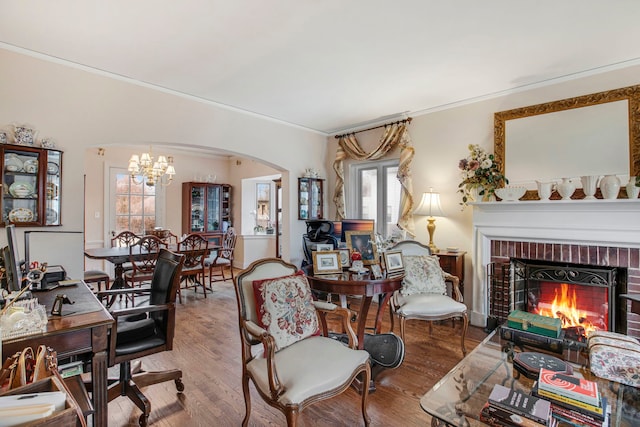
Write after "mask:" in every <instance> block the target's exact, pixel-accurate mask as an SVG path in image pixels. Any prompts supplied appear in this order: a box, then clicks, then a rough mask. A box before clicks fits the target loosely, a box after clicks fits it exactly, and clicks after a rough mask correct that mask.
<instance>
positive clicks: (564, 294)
mask: <svg viewBox="0 0 640 427" xmlns="http://www.w3.org/2000/svg"><path fill="white" fill-rule="evenodd" d="M527 311H529V312H532V313H536V314H540V315H543V316H549V317H556V318H559V319H560V320H561V321H562V328H563V329H564V330H565V331H566V334H565V336H567V337H568V338H573V339H577V340H578V341H580V338H581V337H583V336H586V334H588V333H589V332H591V331H594V330H604V331H608V330H609V290H608V288H606V287H602V286H590V285H584V284H570V283H562V282H548V281H544V280H541V281H536V280H531V279H530V280H529V284H528V295H527Z"/></svg>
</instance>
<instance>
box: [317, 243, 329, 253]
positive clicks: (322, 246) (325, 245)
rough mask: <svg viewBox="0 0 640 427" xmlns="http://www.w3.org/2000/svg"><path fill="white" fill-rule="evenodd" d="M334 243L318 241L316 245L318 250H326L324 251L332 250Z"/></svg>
mask: <svg viewBox="0 0 640 427" xmlns="http://www.w3.org/2000/svg"><path fill="white" fill-rule="evenodd" d="M332 250H333V245H332V244H331V243H318V244H317V245H316V251H319V252H324V251H332Z"/></svg>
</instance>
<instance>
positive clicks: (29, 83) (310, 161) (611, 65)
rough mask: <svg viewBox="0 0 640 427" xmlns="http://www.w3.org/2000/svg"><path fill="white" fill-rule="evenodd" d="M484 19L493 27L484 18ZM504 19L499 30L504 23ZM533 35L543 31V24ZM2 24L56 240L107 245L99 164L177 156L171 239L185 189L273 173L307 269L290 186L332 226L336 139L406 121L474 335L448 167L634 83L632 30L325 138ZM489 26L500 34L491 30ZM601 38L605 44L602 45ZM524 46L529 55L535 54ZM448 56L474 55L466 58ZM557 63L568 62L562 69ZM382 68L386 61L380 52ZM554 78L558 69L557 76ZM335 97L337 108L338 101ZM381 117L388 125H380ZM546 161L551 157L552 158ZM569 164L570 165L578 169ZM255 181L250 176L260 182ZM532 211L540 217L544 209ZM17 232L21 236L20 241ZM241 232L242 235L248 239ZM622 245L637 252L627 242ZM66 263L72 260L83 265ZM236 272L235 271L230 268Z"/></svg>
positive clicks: (354, 123) (496, 65)
mask: <svg viewBox="0 0 640 427" xmlns="http://www.w3.org/2000/svg"><path fill="white" fill-rule="evenodd" d="M466 6H469V5H466ZM574 6H576V9H575V10H564V8H563V9H562V10H558V14H557V16H558V20H560V17H562V18H564V19H565V22H569V21H573V20H574V14H577V13H578V12H581V11H582V12H585V13H584V15H585V16H584V19H585V22H586V21H589V22H593V21H597V24H592V25H585V28H583V29H582V31H583V32H584V33H585V37H586V34H587V33H589V32H591V31H593V29H594V28H596V29H597V30H598V31H597V32H598V33H600V32H607V31H609V30H611V31H613V29H609V28H608V27H606V26H605V25H603V24H602V21H601V19H600V16H598V15H599V13H598V12H593V11H591V10H590V9H589V8H588V7H585V9H582V8H581V6H578V5H574ZM590 6H594V5H593V4H592V5H590ZM626 6H627V7H629V8H630V11H626V12H624V11H623V12H624V13H622V12H621V11H619V10H617V12H616V13H615V15H616V16H618V15H620V14H625V15H628V16H632V15H634V13H633V12H634V11H635V7H636V6H635V5H633V6H632V5H626ZM553 7H556V6H553ZM594 7H595V6H594ZM594 10H595V9H594ZM421 12H424V11H423V10H421ZM16 13H17V15H9V14H7V15H5V17H6V19H9V17H10V16H14V17H16V16H21V17H22V20H23V21H22V22H23V25H24V27H22V28H32V27H37V28H40V26H39V24H40V20H42V21H46V17H42V16H40V14H37V15H35V16H31V15H30V14H29V13H26V11H25V10H22V11H20V10H18V11H17V12H16ZM404 13H410V12H406V11H405V12H403V14H404ZM525 13H531V10H528V9H527V10H525V12H523V14H525ZM580 15H581V14H580ZM515 16H517V19H515V18H514V19H513V22H519V21H520V20H521V16H520V15H515ZM31 18H33V19H31ZM483 18H484V19H487V20H488V19H489V17H487V16H485V15H483ZM596 18H598V19H596ZM403 19H406V17H403V16H402V15H400V17H399V18H398V20H399V21H402V20H403ZM467 19H468V18H467ZM501 19H502V20H504V19H505V18H504V16H503V17H502V18H501ZM540 22H545V21H544V20H543V19H541V20H540ZM412 23H414V21H412ZM8 24H9V23H7V25H5V26H3V30H1V31H0V35H1V34H6V36H0V41H2V44H1V45H0V63H2V67H0V82H2V83H1V85H0V127H2V126H4V125H6V124H9V123H29V124H31V125H33V126H34V127H35V128H36V129H38V131H39V134H40V135H42V136H49V137H52V138H54V139H55V140H56V141H57V148H58V149H60V150H62V151H63V152H64V161H63V164H64V173H63V194H64V196H63V199H62V211H61V217H62V218H63V224H62V226H61V227H59V229H60V230H66V231H79V230H81V231H84V232H85V241H86V242H88V243H90V244H91V245H94V246H101V245H105V244H106V239H107V237H108V236H109V231H110V229H109V224H105V222H104V218H105V210H104V209H105V192H106V189H105V186H104V176H105V170H107V168H108V166H109V164H111V165H117V166H120V167H123V168H126V167H127V163H126V162H127V160H128V157H129V156H130V155H131V154H133V153H140V152H143V151H147V149H148V148H149V146H150V145H152V146H153V150H154V152H155V153H158V154H162V153H168V154H173V155H174V156H175V159H176V164H175V167H176V170H177V175H176V177H175V178H174V183H173V184H172V185H171V186H169V187H166V218H165V222H164V224H162V225H163V226H165V227H166V228H170V229H172V230H174V231H177V233H176V234H182V230H181V226H180V223H181V218H180V215H181V213H180V209H179V208H178V207H179V206H180V191H181V185H180V183H181V182H187V181H191V180H193V178H194V176H195V177H207V176H208V175H211V174H212V173H213V174H215V175H216V182H221V183H222V182H224V183H228V184H230V185H232V187H233V188H234V189H238V188H241V186H242V181H243V180H244V179H251V178H255V177H256V176H266V175H273V174H281V176H282V184H283V206H284V209H283V230H284V233H283V237H282V240H283V241H282V248H283V249H282V254H283V258H284V259H286V260H290V261H291V262H292V263H294V264H296V265H300V264H301V262H302V258H303V253H302V245H301V243H302V242H301V236H302V234H304V232H305V229H306V228H305V223H304V221H300V220H298V218H297V214H296V212H297V207H298V206H297V205H298V199H297V179H298V178H299V177H301V176H302V175H303V174H304V171H305V170H306V169H309V168H311V169H314V170H317V171H319V173H320V176H321V178H324V179H326V181H325V186H324V188H325V194H324V199H325V213H326V217H327V218H329V219H332V218H334V217H335V213H336V208H335V205H334V203H333V201H332V199H333V191H334V186H335V183H336V177H335V172H334V170H333V167H332V166H333V161H334V159H335V154H336V150H337V140H336V139H335V138H334V135H335V134H338V133H343V132H347V131H352V130H358V129H362V128H368V127H372V126H375V125H377V124H384V123H385V122H388V121H395V120H397V119H399V118H400V119H401V118H403V117H405V116H410V117H412V121H411V123H410V125H409V127H408V131H409V135H410V137H411V140H412V145H413V146H414V148H415V156H414V158H413V161H412V166H411V169H412V175H413V193H414V194H413V195H414V197H415V198H417V199H419V196H420V195H421V194H422V193H423V192H426V191H429V189H430V188H433V189H434V190H435V191H437V192H439V193H440V197H441V203H442V208H443V211H444V212H445V214H446V217H441V218H438V219H437V222H436V224H437V231H436V233H435V236H434V237H435V241H436V243H437V245H438V246H439V247H440V248H446V247H458V248H460V250H462V251H466V252H467V254H468V255H467V257H466V262H465V277H466V278H465V303H466V304H467V305H468V307H469V308H470V310H471V319H472V324H475V325H476V326H478V327H482V326H483V323H482V322H483V321H484V320H485V317H486V311H483V309H482V307H484V304H485V302H486V300H485V296H484V295H483V294H482V293H478V292H476V289H481V288H482V287H484V286H486V271H485V268H486V264H483V262H484V263H486V262H487V258H486V257H480V256H479V255H478V254H477V252H478V247H477V242H476V241H475V240H474V239H475V238H474V228H473V227H474V225H473V224H474V220H473V215H474V208H473V207H467V208H466V209H464V210H463V209H461V206H460V202H461V198H460V194H459V193H458V184H459V183H460V180H461V178H460V170H459V169H458V162H459V160H460V159H462V158H464V157H466V156H467V154H468V149H467V146H468V145H469V144H479V145H480V146H481V147H483V148H485V149H486V150H487V151H490V152H493V148H494V114H495V113H496V112H500V111H505V110H510V109H513V108H518V107H524V106H530V105H535V104H541V103H547V102H551V101H555V100H560V99H564V98H570V97H576V96H582V95H588V94H592V93H597V92H602V91H608V90H614V89H618V88H622V87H627V86H632V85H637V84H639V83H640V79H639V78H638V76H639V75H640V64H639V63H638V59H637V58H638V57H640V54H638V52H637V48H636V47H635V45H636V43H635V40H637V39H638V37H637V35H638V34H634V32H635V31H637V29H636V26H635V25H633V26H628V28H627V29H626V31H627V33H624V34H623V33H616V36H617V37H618V38H617V39H616V40H617V42H615V41H614V40H612V41H610V43H609V44H608V45H607V46H601V45H598V44H585V45H587V46H589V48H590V49H592V50H593V53H592V55H593V56H594V57H598V56H599V55H601V54H602V53H603V52H604V51H607V50H616V53H617V49H622V47H624V46H627V47H628V51H627V52H624V53H622V52H621V53H619V54H617V56H615V55H612V56H610V57H607V61H606V62H601V63H598V62H597V61H596V60H594V61H593V62H586V63H584V64H582V65H583V66H582V68H576V69H571V70H568V69H566V70H565V69H562V67H561V66H560V65H559V64H561V61H560V60H557V61H556V63H546V62H545V60H544V58H545V56H546V53H545V52H544V50H545V49H546V46H548V45H545V46H543V47H541V48H540V50H538V51H532V52H530V55H531V56H532V57H533V58H534V59H533V60H532V61H531V64H530V68H531V70H529V71H530V75H531V76H534V77H530V78H529V79H528V80H526V79H525V80H521V82H522V83H521V84H518V81H517V80H516V81H515V83H514V81H511V82H509V85H508V86H504V87H501V88H500V89H496V90H492V91H490V92H484V93H480V92H474V91H470V92H467V94H466V95H464V96H459V97H458V99H457V100H456V102H451V103H449V104H446V105H445V104H440V105H438V106H433V107H430V108H423V107H416V108H412V107H409V106H408V102H407V104H406V105H403V106H399V107H395V106H394V107H389V108H393V109H389V108H388V109H386V110H384V109H383V110H370V111H371V112H369V111H368V110H367V108H363V107H360V108H358V107H353V108H352V109H353V110H354V111H355V110H359V111H358V113H359V114H358V115H357V116H356V118H355V119H353V120H351V121H349V122H348V123H342V122H341V121H340V120H342V119H340V120H336V121H335V123H337V124H336V126H334V127H332V126H326V127H324V128H323V130H321V131H318V130H316V129H314V128H311V127H306V126H300V125H297V124H294V123H295V122H287V121H286V120H280V119H274V118H273V117H271V116H268V115H266V114H265V115H260V114H257V113H255V112H253V111H251V110H249V111H246V110H242V109H240V108H232V107H229V106H227V105H223V104H220V103H216V102H211V101H207V100H205V99H204V98H198V97H196V96H193V95H186V94H184V93H181V92H179V91H177V90H175V91H172V90H170V89H169V88H164V87H161V86H158V85H153V84H150V83H147V82H146V80H145V79H143V78H139V79H136V78H129V77H127V76H126V75H123V74H119V73H117V72H116V71H113V72H106V71H100V70H99V67H92V66H91V64H84V65H82V64H79V63H76V62H74V61H71V60H65V59H64V58H63V57H60V56H58V55H55V54H47V52H46V51H39V50H38V49H31V48H29V46H28V43H26V42H25V43H24V44H23V43H22V41H23V40H21V39H12V38H11V37H10V36H12V32H11V31H9V29H10V28H13V27H10V26H9V25H8ZM492 24H493V25H494V26H495V25H497V24H496V22H495V21H492ZM555 24H556V25H555V26H557V27H559V28H558V29H556V30H557V31H558V32H559V33H562V30H561V29H560V27H562V26H563V25H566V24H563V23H562V21H560V22H556V23H555ZM43 25H44V23H43ZM327 25H329V24H328V23H327ZM414 25H415V23H414ZM512 25H514V24H513V23H512V24H511V26H510V27H509V28H510V29H512V28H513V27H512ZM481 27H482V25H481ZM619 27H622V25H620V26H619ZM115 28H117V26H116V27H115ZM494 28H495V27H494ZM540 31H542V30H540ZM25 33H29V31H25ZM481 34H482V28H477V27H476V35H475V36H474V35H473V33H472V34H471V35H470V36H467V37H469V38H468V39H467V40H466V42H467V43H469V44H470V45H473V44H475V43H478V44H482V43H483V42H482V36H481ZM14 37H15V35H14ZM78 37H81V36H78ZM494 37H495V35H494ZM511 37H512V35H511V34H509V33H505V34H503V38H504V40H505V41H506V39H509V38H511ZM602 37H603V39H604V35H602ZM476 40H478V41H476ZM492 40H495V38H493V39H492ZM559 40H560V38H559ZM52 42H53V43H55V38H52ZM461 43H463V42H461ZM531 43H533V44H535V41H532V42H531ZM574 43H575V44H574V45H572V48H573V49H574V50H575V51H576V52H577V51H578V50H579V49H578V47H582V48H584V45H583V44H582V43H581V42H579V41H578V42H574ZM509 46H510V48H511V49H512V50H511V51H508V50H507V51H504V49H503V48H502V46H501V45H495V47H494V49H495V50H496V51H501V52H502V53H503V54H504V55H506V56H509V55H510V54H514V55H515V53H516V50H517V47H518V46H517V45H516V46H514V45H509ZM614 48H615V49H614ZM569 52H571V50H569ZM458 55H459V56H465V55H469V56H472V54H471V53H459V54H458ZM565 55H566V57H567V58H569V57H570V56H571V55H570V54H565ZM576 55H577V53H576ZM380 56H384V55H383V54H382V53H381V54H380ZM423 56H428V55H427V53H425V52H424V51H423V50H421V48H420V47H419V46H418V47H416V48H415V50H414V51H412V52H411V56H409V61H408V63H409V64H411V63H412V62H421V60H422V57H423ZM585 56H588V54H585ZM614 56H615V58H614ZM317 62H318V63H323V64H326V62H331V59H326V57H320V59H318V60H317ZM505 62H506V60H505ZM535 63H545V64H543V65H541V68H534V65H535ZM528 64H529V63H528ZM503 66H504V65H503V63H502V62H498V61H494V62H490V63H488V64H485V68H482V69H478V70H474V72H473V73H470V74H468V75H464V76H460V77H459V78H457V83H456V84H457V85H459V86H462V87H465V88H467V89H468V88H473V87H474V86H479V85H481V84H483V83H484V82H485V81H486V80H491V79H492V73H493V72H496V73H497V71H499V69H500V68H501V67H503ZM334 67H338V66H336V65H334ZM407 67H408V68H410V67H411V66H410V65H408V66H407ZM554 67H557V68H558V70H554ZM330 68H331V67H329V69H330ZM444 74H446V72H444ZM518 77H519V78H522V79H524V77H526V76H524V74H523V73H521V75H520V76H518ZM514 79H515V77H514ZM398 81H400V80H398ZM385 89H386V90H390V89H388V88H385ZM366 90H367V91H368V92H370V93H375V92H376V86H375V84H371V85H370V86H369V87H368V88H367V89H366ZM412 90H413V91H414V92H421V90H422V89H421V88H420V86H417V85H415V84H414V87H413V89H412ZM452 90H453V89H452ZM345 97H347V95H345ZM335 98H336V99H340V96H336V97H335ZM298 101H299V102H300V103H301V104H306V103H313V102H312V101H310V99H309V98H308V97H303V96H296V95H292V96H291V98H290V99H288V100H287V102H289V103H296V102H298ZM340 102H342V101H340ZM340 102H338V101H336V103H340ZM283 103H284V102H283ZM361 105H367V104H366V103H363V104H361ZM336 109H337V107H336ZM327 110H328V112H327V117H333V116H334V115H335V113H334V112H333V111H331V110H332V109H331V108H328V109H327ZM381 111H386V113H384V112H381ZM386 116H390V117H389V118H388V119H384V120H381V119H379V118H380V117H386ZM351 117H354V116H351ZM368 122H370V123H368ZM380 135H381V130H380V129H378V130H373V131H368V132H362V133H359V134H358V140H359V141H360V143H361V145H362V146H363V147H364V148H365V149H367V150H370V149H372V148H373V147H375V146H376V145H377V143H378V141H379V139H380ZM606 143H607V142H606V141H605V142H603V144H606ZM183 147H184V148H188V149H190V150H195V153H196V154H185V153H184V151H182V150H180V149H181V148H183ZM99 148H104V149H105V150H106V156H107V157H108V156H111V155H112V153H115V152H120V153H121V155H120V156H119V157H118V158H117V159H116V158H109V159H110V160H109V162H110V163H107V162H106V160H105V158H104V157H100V156H99V155H98V149H99ZM198 150H200V152H202V153H207V154H206V156H212V157H211V158H210V160H202V158H203V157H204V155H198V154H197V153H198ZM585 151H588V150H585ZM192 153H193V152H192ZM552 155H553V154H552V153H549V156H552ZM392 156H393V157H395V158H397V157H398V153H397V152H395V153H392ZM576 160H577V162H580V159H576ZM209 161H210V163H209ZM194 165H195V166H194ZM256 169H259V172H258V173H256ZM532 169H535V165H532ZM212 171H213V172H212ZM585 174H587V173H585ZM627 174H628V172H627ZM508 176H509V170H508V169H507V177H508ZM557 178H558V179H560V178H563V177H562V176H558V177H557ZM205 179H206V178H205ZM80 195H84V197H80ZM237 195H238V198H237V199H235V201H234V221H233V222H234V225H235V226H236V227H239V228H241V229H243V230H245V229H247V230H251V228H252V227H246V224H244V223H243V220H242V215H241V212H243V211H246V210H247V207H246V206H244V205H243V204H242V202H241V200H242V199H241V197H240V194H237ZM541 209H542V210H544V207H542V208H541ZM96 213H98V215H96ZM414 220H415V233H416V239H417V240H418V241H420V242H423V243H426V242H428V241H429V236H428V232H427V227H426V225H427V219H426V218H425V217H415V218H414ZM82 224H84V230H83V226H82ZM23 231H24V230H19V232H20V233H22V232H23ZM250 233H251V232H250V231H247V234H250ZM21 237H22V235H20V238H19V241H22V239H21ZM629 246H630V247H634V248H637V247H638V244H637V240H636V243H630V244H629ZM72 256H76V257H82V253H80V252H78V253H77V254H73V255H72ZM86 265H87V267H101V268H107V267H108V266H107V265H104V264H92V262H91V261H87V264H86ZM244 266H246V264H245V263H242V264H241V265H238V267H244ZM636 291H637V290H636Z"/></svg>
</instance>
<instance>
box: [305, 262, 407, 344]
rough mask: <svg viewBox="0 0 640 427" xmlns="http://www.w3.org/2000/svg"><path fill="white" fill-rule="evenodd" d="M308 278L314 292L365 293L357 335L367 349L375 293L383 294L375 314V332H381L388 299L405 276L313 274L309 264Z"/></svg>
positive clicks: (307, 268) (306, 271)
mask: <svg viewBox="0 0 640 427" xmlns="http://www.w3.org/2000/svg"><path fill="white" fill-rule="evenodd" d="M302 270H303V271H304V273H305V274H306V276H307V279H308V280H309V285H310V286H311V289H313V290H315V291H321V292H327V293H331V294H341V295H359V296H362V297H363V298H362V304H361V306H360V311H359V313H358V327H357V330H356V335H357V337H358V348H359V349H360V350H362V349H364V331H365V328H366V323H367V314H368V313H369V307H371V300H372V299H373V296H374V295H382V301H380V304H379V305H378V313H377V314H376V322H375V326H374V329H375V333H376V334H379V333H380V329H381V327H382V315H383V314H384V309H385V307H386V306H387V305H388V303H389V299H390V298H391V296H392V295H393V292H394V291H397V290H398V289H400V288H401V287H402V279H403V278H404V276H403V275H398V276H393V277H386V276H385V277H383V278H380V279H376V278H374V277H373V276H372V275H371V273H365V274H356V273H351V272H349V271H346V272H343V273H342V274H328V275H327V274H326V275H314V274H313V266H312V265H307V266H305V267H303V268H302Z"/></svg>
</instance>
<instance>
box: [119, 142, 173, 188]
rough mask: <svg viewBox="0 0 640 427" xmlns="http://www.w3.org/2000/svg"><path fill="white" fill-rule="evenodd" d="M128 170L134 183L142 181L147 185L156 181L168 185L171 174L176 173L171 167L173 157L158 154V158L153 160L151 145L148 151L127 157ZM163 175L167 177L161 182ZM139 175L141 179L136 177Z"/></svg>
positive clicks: (171, 177) (151, 185) (151, 184)
mask: <svg viewBox="0 0 640 427" xmlns="http://www.w3.org/2000/svg"><path fill="white" fill-rule="evenodd" d="M129 172H130V173H131V179H132V180H133V182H135V183H136V184H142V182H144V183H145V184H146V185H148V186H149V187H153V186H154V185H156V184H157V183H160V184H162V185H165V186H166V185H169V184H171V181H172V180H173V175H175V174H176V170H175V168H174V167H173V157H171V156H158V160H155V161H154V159H153V155H152V154H151V147H149V152H148V153H142V154H141V155H140V156H138V155H137V154H134V155H132V156H131V158H130V159H129ZM165 175H166V176H167V179H166V180H164V182H163V177H164V176H165ZM139 176H141V177H142V180H138V179H137V177H139Z"/></svg>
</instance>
